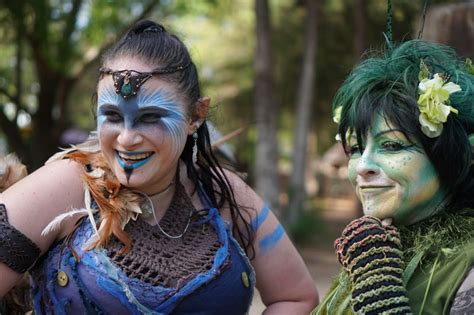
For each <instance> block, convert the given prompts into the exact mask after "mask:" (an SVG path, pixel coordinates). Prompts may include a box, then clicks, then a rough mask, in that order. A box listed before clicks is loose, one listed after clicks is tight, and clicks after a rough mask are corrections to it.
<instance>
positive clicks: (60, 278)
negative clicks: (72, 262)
mask: <svg viewBox="0 0 474 315" xmlns="http://www.w3.org/2000/svg"><path fill="white" fill-rule="evenodd" d="M56 281H57V282H58V284H59V285H60V286H62V287H65V286H66V285H67V283H68V282H69V278H68V276H67V274H66V273H65V272H64V271H58V274H57V276H56Z"/></svg>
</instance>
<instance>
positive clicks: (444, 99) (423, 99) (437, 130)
mask: <svg viewBox="0 0 474 315" xmlns="http://www.w3.org/2000/svg"><path fill="white" fill-rule="evenodd" d="M458 91H461V87H460V86H459V85H457V84H454V83H452V82H445V81H444V80H443V78H442V77H441V76H440V75H439V74H438V73H436V74H435V75H434V76H433V78H432V79H427V78H425V79H423V80H421V81H420V83H419V85H418V93H419V94H420V96H419V98H418V107H419V109H420V117H419V121H420V124H421V131H422V132H423V133H424V134H425V135H426V136H427V137H430V138H436V137H438V136H439V135H440V134H441V132H442V131H443V123H445V122H446V120H447V119H448V115H449V114H450V113H451V112H453V113H455V114H457V113H458V110H457V109H455V108H453V107H451V106H449V105H447V103H448V102H449V95H450V94H452V93H455V92H458Z"/></svg>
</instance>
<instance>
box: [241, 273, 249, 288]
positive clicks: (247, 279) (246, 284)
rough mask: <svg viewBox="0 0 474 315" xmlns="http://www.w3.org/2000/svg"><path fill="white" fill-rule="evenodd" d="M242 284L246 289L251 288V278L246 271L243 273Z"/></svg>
mask: <svg viewBox="0 0 474 315" xmlns="http://www.w3.org/2000/svg"><path fill="white" fill-rule="evenodd" d="M242 283H243V284H244V287H246V288H248V287H250V281H249V276H248V274H247V273H246V272H245V271H244V272H242Z"/></svg>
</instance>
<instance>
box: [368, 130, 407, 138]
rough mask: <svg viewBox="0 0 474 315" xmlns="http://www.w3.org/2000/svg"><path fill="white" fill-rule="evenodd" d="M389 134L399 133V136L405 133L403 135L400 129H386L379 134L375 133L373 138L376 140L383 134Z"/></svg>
mask: <svg viewBox="0 0 474 315" xmlns="http://www.w3.org/2000/svg"><path fill="white" fill-rule="evenodd" d="M390 132H400V133H401V134H403V135H405V133H403V131H402V130H401V129H387V130H382V131H380V132H379V133H377V134H376V135H375V136H374V138H378V137H380V136H383V135H384V134H386V133H390Z"/></svg>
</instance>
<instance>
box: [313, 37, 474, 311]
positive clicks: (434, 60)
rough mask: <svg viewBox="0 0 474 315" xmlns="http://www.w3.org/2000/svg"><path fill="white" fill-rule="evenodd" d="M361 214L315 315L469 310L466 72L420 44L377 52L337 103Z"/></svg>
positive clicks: (472, 226) (469, 93)
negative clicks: (327, 291) (360, 204)
mask: <svg viewBox="0 0 474 315" xmlns="http://www.w3.org/2000/svg"><path fill="white" fill-rule="evenodd" d="M333 109H334V120H335V121H336V122H338V123H339V129H338V137H340V139H341V142H342V146H343V147H344V149H345V151H346V153H347V154H348V156H349V179H350V181H351V183H352V185H353V187H354V190H355V192H356V195H357V197H358V198H359V200H360V201H361V203H362V206H363V210H364V216H363V217H362V218H359V219H356V220H354V221H353V222H351V223H350V224H349V225H348V226H347V227H346V228H345V229H344V231H343V232H342V236H341V237H340V238H338V239H337V240H336V242H335V248H336V253H337V256H338V259H339V261H340V263H341V265H342V267H343V268H342V270H341V272H340V274H339V275H338V276H337V278H336V279H335V280H334V283H333V286H332V288H331V289H330V291H329V293H328V295H327V296H326V297H325V299H324V300H323V302H322V303H321V304H320V305H319V306H318V308H317V309H315V310H314V311H313V313H312V314H352V313H355V314H381V313H383V314H472V313H474V271H473V266H474V210H473V209H474V168H473V166H472V165H473V156H472V146H471V141H472V140H471V139H474V68H473V67H472V65H471V62H470V60H462V59H461V58H460V57H459V56H458V55H457V54H456V53H455V52H454V51H453V50H452V49H451V48H449V47H446V46H443V45H439V44H433V43H427V42H424V41H421V40H412V41H408V42H405V43H403V44H401V45H399V46H397V47H393V48H391V49H387V50H386V51H382V52H379V53H374V54H373V55H372V56H370V57H369V58H367V59H366V60H365V61H363V62H362V63H361V64H359V65H358V66H357V67H355V68H354V70H353V71H352V72H351V74H350V75H349V76H348V78H347V79H346V80H345V82H344V83H343V85H342V86H341V88H340V89H339V90H338V92H337V93H336V96H335V98H334V101H333Z"/></svg>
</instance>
